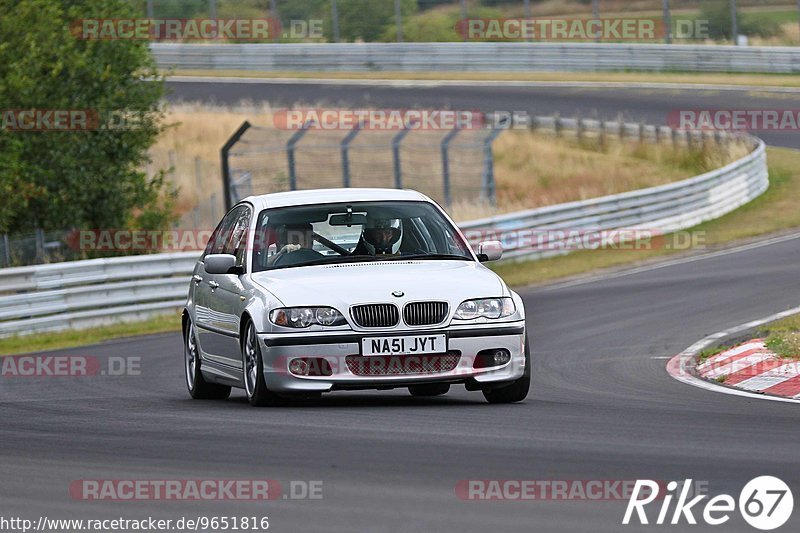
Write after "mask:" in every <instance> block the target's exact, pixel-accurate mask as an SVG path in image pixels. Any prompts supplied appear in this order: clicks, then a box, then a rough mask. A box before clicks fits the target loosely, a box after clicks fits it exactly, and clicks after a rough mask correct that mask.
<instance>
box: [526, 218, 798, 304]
mask: <svg viewBox="0 0 800 533" xmlns="http://www.w3.org/2000/svg"><path fill="white" fill-rule="evenodd" d="M794 239H800V233H792V234H790V235H782V236H780V237H774V238H772V239H767V240H764V241H758V242H754V243H750V244H745V245H742V246H737V247H735V248H727V249H725V250H719V251H717V252H710V253H707V254H701V255H693V256H689V257H684V258H682V259H675V260H672V261H663V262H659V263H654V264H652V265H646V266H642V267H638V268H630V269H627V270H622V271H619V272H612V273H610V274H599V275H597V276H590V277H586V278H580V279H576V280H573V281H565V282H563V283H554V284H553V285H546V286H542V287H537V286H531V287H530V289H531V290H535V291H536V292H549V291H553V290H559V289H565V288H569V287H576V286H578V285H586V284H588V283H596V282H598V281H608V280H610V279H616V278H623V277H625V276H632V275H634V274H640V273H642V272H651V271H653V270H659V269H661V268H667V267H671V266H677V265H685V264H687V263H694V262H696V261H705V260H706V259H712V258H715V257H723V256H726V255H731V254H737V253H740V252H746V251H749V250H755V249H758V248H763V247H764V246H771V245H773V244H780V243H782V242H786V241H791V240H794ZM523 290H525V289H523Z"/></svg>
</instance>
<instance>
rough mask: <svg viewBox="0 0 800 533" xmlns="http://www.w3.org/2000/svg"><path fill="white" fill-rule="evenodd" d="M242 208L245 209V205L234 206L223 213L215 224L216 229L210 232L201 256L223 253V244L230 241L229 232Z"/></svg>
mask: <svg viewBox="0 0 800 533" xmlns="http://www.w3.org/2000/svg"><path fill="white" fill-rule="evenodd" d="M242 209H247V207H246V206H239V207H236V208H234V209H233V210H231V211H230V212H228V214H227V215H225V218H223V219H222V220H221V221H220V223H219V224H217V227H216V229H215V230H214V232H213V233H212V234H211V238H210V239H208V245H206V251H205V252H204V253H203V257H205V256H207V255H208V254H222V253H225V245H226V243H228V242H229V241H230V237H231V232H232V230H233V227H234V225H235V224H236V222H237V221H238V219H239V216H240V214H241V211H242Z"/></svg>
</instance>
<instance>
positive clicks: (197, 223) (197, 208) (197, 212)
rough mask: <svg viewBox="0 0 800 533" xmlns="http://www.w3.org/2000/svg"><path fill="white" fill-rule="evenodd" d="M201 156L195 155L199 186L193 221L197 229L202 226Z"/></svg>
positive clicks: (195, 177)
mask: <svg viewBox="0 0 800 533" xmlns="http://www.w3.org/2000/svg"><path fill="white" fill-rule="evenodd" d="M200 176H201V174H200V158H199V157H197V156H195V158H194V183H195V187H197V202H196V203H195V205H194V210H193V215H194V216H193V219H194V220H193V222H194V227H195V229H198V228H199V227H200V191H202V190H203V183H202V182H203V180H202V178H201V177H200Z"/></svg>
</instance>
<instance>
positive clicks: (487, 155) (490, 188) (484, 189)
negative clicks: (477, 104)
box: [481, 117, 508, 205]
mask: <svg viewBox="0 0 800 533" xmlns="http://www.w3.org/2000/svg"><path fill="white" fill-rule="evenodd" d="M507 124H508V120H507V119H506V118H505V117H503V119H501V120H500V123H499V124H498V125H497V126H496V127H493V128H492V131H491V132H490V133H489V135H487V136H486V138H485V139H484V141H483V179H482V180H481V195H482V196H484V197H485V198H487V199H488V200H489V202H490V203H491V204H492V205H496V204H497V195H496V187H495V182H494V153H493V152H492V144H494V140H495V139H496V138H497V137H498V135H500V134H501V133H502V132H503V131H504V130H505V129H506V125H507Z"/></svg>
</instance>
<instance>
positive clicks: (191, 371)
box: [183, 319, 231, 400]
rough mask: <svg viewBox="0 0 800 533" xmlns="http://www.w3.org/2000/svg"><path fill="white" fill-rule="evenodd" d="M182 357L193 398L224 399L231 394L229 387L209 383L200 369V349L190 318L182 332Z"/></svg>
mask: <svg viewBox="0 0 800 533" xmlns="http://www.w3.org/2000/svg"><path fill="white" fill-rule="evenodd" d="M183 358H184V370H185V374H186V387H187V388H188V389H189V394H190V395H191V396H192V398H194V399H195V400H225V399H226V398H227V397H228V396H230V395H231V388H230V387H226V386H225V385H219V384H217V383H209V382H207V381H206V380H205V378H204V377H203V373H202V372H201V371H200V351H199V350H198V348H197V334H196V332H195V329H194V324H193V323H192V320H191V319H188V320H187V322H186V327H185V328H184V332H183Z"/></svg>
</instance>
